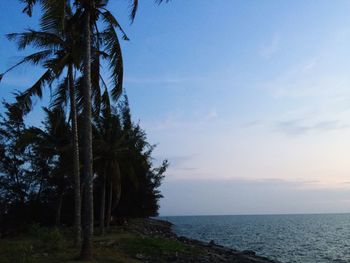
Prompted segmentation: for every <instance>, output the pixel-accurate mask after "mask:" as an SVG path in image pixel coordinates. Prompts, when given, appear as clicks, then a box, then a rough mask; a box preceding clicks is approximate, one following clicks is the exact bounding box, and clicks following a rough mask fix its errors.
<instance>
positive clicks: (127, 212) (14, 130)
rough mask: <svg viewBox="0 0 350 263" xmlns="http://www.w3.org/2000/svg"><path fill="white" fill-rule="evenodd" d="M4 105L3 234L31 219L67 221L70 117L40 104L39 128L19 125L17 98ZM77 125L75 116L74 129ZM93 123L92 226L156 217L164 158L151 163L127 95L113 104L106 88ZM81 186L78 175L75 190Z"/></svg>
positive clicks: (70, 218)
mask: <svg viewBox="0 0 350 263" xmlns="http://www.w3.org/2000/svg"><path fill="white" fill-rule="evenodd" d="M3 106H4V108H5V109H6V112H5V113H4V114H2V116H1V122H0V172H1V174H0V226H1V232H2V234H10V233H12V231H16V232H18V231H20V230H22V229H21V228H24V227H26V226H29V225H30V224H32V223H40V224H43V225H61V224H64V225H73V222H74V176H73V169H74V165H73V161H72V160H73V147H74V145H73V143H72V128H71V125H70V123H69V119H70V115H69V114H67V113H66V111H65V110H64V108H62V107H52V108H44V109H43V110H44V114H45V119H44V120H43V122H42V125H40V127H34V126H27V125H26V124H25V122H24V119H23V111H22V109H21V107H19V106H18V104H17V103H13V104H10V103H6V102H3ZM80 126H81V116H80V115H79V117H78V127H79V129H81V128H80ZM92 127H93V156H94V159H93V167H94V180H93V183H94V215H95V216H94V217H95V224H99V225H100V227H101V231H104V225H106V226H107V227H109V225H110V220H111V218H114V219H115V220H118V218H124V217H147V216H155V215H157V211H158V208H159V204H158V201H159V198H161V197H162V196H161V194H160V191H159V190H158V188H159V186H160V184H161V181H162V179H163V176H164V175H163V174H164V172H165V170H166V168H167V166H168V163H167V161H163V163H162V164H160V166H159V167H156V168H154V166H153V164H152V157H151V154H152V151H153V149H154V146H153V145H150V144H149V143H148V142H147V139H146V134H145V132H144V130H142V128H141V127H140V125H139V124H135V123H133V122H132V120H131V115H130V108H129V104H128V99H127V97H126V96H124V97H123V100H121V101H120V102H119V104H118V106H117V107H112V106H111V104H110V101H109V95H108V92H107V90H106V91H105V92H104V94H102V97H101V104H100V110H99V113H98V114H95V115H94V117H93V126H92ZM80 151H81V150H80ZM80 170H82V169H80ZM82 179H83V178H82ZM84 184H85V182H84V180H82V181H81V188H84ZM81 192H82V193H83V191H82V190H81ZM82 197H83V198H84V196H82ZM101 220H102V221H103V222H104V224H101Z"/></svg>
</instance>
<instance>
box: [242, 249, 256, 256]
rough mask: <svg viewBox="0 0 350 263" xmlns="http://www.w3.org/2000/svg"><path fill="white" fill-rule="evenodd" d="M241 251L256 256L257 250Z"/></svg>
mask: <svg viewBox="0 0 350 263" xmlns="http://www.w3.org/2000/svg"><path fill="white" fill-rule="evenodd" d="M241 253H242V254H245V255H249V256H255V255H256V253H255V251H253V250H243V251H242V252H241Z"/></svg>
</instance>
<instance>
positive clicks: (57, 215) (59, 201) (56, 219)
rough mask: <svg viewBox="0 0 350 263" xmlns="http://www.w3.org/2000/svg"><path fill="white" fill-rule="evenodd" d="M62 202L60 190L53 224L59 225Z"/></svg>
mask: <svg viewBox="0 0 350 263" xmlns="http://www.w3.org/2000/svg"><path fill="white" fill-rule="evenodd" d="M62 203H63V192H62V191H60V193H59V194H58V199H57V207H56V216H55V224H56V226H57V227H59V226H60V225H61V214H62V213H61V212H62Z"/></svg>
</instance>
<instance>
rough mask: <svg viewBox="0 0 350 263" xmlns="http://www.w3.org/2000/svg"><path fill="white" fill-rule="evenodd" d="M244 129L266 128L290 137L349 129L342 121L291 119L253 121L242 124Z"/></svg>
mask: <svg viewBox="0 0 350 263" xmlns="http://www.w3.org/2000/svg"><path fill="white" fill-rule="evenodd" d="M243 127H245V128H266V129H270V130H273V131H275V132H279V133H283V134H286V135H290V136H300V135H305V134H310V133H322V132H329V131H334V130H343V129H347V128H349V127H350V125H349V124H348V123H345V122H343V121H342V120H312V119H307V118H304V119H292V120H280V121H263V120H255V121H251V122H247V123H245V124H243Z"/></svg>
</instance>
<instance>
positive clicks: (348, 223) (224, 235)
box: [162, 214, 350, 263]
mask: <svg viewBox="0 0 350 263" xmlns="http://www.w3.org/2000/svg"><path fill="white" fill-rule="evenodd" d="M162 219H166V220H168V221H170V222H172V223H173V224H174V231H175V232H176V233H177V234H178V235H181V236H186V237H190V238H194V239H198V240H203V241H210V240H214V241H215V242H216V243H218V244H220V245H225V246H228V247H232V248H235V249H238V250H253V251H255V252H256V253H257V254H258V255H262V256H266V257H269V258H271V259H275V260H278V261H280V262H284V263H289V262H298V263H299V262H300V263H301V262H302V263H307V262H317V263H321V262H350V214H317V215H248V216H243V215H242V216H177V217H162Z"/></svg>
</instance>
